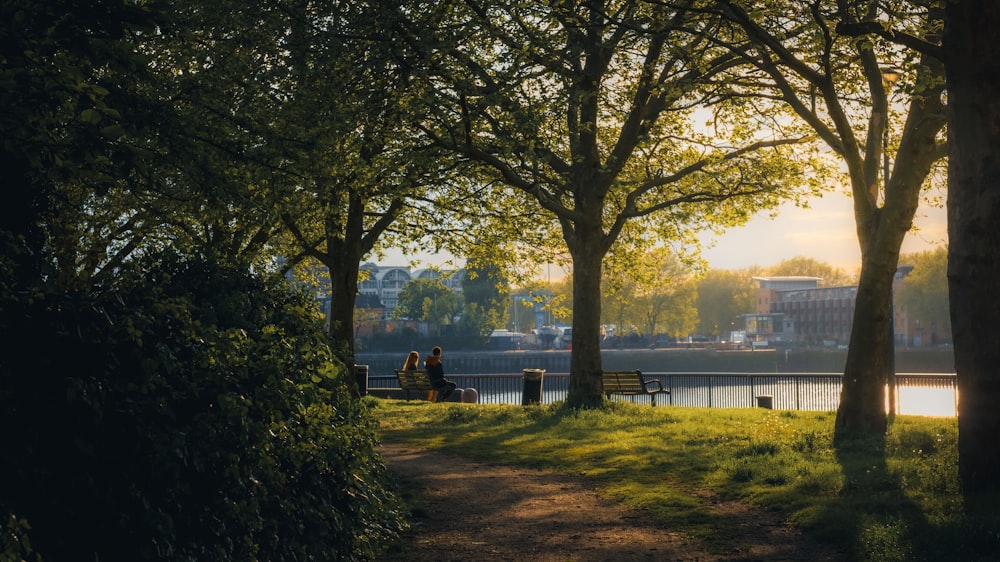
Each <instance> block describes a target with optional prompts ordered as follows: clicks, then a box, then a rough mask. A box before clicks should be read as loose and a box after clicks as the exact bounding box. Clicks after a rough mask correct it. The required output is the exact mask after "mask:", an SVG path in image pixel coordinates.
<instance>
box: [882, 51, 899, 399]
mask: <svg viewBox="0 0 1000 562" xmlns="http://www.w3.org/2000/svg"><path fill="white" fill-rule="evenodd" d="M881 72H882V84H883V86H884V87H885V90H886V96H885V97H886V104H885V122H884V123H883V125H882V190H883V194H882V201H883V202H884V201H885V200H886V198H887V196H888V191H889V100H888V98H889V91H890V90H891V89H892V86H893V84H895V83H896V81H897V80H899V77H900V75H902V74H903V71H901V70H899V69H898V68H895V67H884V68H882V69H881ZM896 275H897V272H893V274H892V282H891V283H890V285H889V354H888V357H887V369H888V374H887V376H886V386H887V388H888V394H889V396H888V398H889V412H888V414H889V418H890V419H891V418H894V417H895V416H896V306H895V300H896V299H895V289H896Z"/></svg>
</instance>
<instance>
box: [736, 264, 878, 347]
mask: <svg viewBox="0 0 1000 562" xmlns="http://www.w3.org/2000/svg"><path fill="white" fill-rule="evenodd" d="M754 280H755V281H757V282H758V283H759V284H760V286H759V287H758V289H757V311H756V313H755V314H751V315H747V319H746V331H747V337H748V339H751V340H752V341H753V340H760V339H765V340H767V341H768V342H770V343H785V344H799V345H825V346H837V345H845V344H847V342H848V341H849V340H850V337H851V324H852V323H853V322H854V300H855V298H856V297H857V294H858V288H857V287H856V286H850V287H820V286H819V282H820V281H821V279H820V278H819V277H754Z"/></svg>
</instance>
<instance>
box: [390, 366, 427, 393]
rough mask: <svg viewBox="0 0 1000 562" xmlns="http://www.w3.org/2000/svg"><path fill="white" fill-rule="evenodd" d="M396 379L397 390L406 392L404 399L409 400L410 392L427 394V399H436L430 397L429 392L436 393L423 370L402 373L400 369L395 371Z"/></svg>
mask: <svg viewBox="0 0 1000 562" xmlns="http://www.w3.org/2000/svg"><path fill="white" fill-rule="evenodd" d="M395 371H396V379H398V380H399V388H402V389H403V390H404V391H405V392H406V399H407V400H409V399H410V392H414V391H417V392H427V393H428V395H427V399H428V400H433V399H434V398H435V397H436V394H435V395H431V394H430V392H435V393H436V392H437V391H435V390H434V387H433V386H431V378H430V376H428V375H427V371H425V370H423V369H416V370H415V369H410V370H408V371H404V370H402V369H396V370H395Z"/></svg>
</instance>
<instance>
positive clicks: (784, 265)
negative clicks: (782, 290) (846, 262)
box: [765, 256, 857, 287]
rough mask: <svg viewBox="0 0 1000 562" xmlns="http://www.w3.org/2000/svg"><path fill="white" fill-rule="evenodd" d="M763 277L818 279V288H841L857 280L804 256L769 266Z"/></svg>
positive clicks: (842, 271) (855, 282)
mask: <svg viewBox="0 0 1000 562" xmlns="http://www.w3.org/2000/svg"><path fill="white" fill-rule="evenodd" d="M765 275H767V276H769V277H784V276H802V277H819V279H820V280H819V286H821V287H843V286H846V285H856V284H857V278H856V277H855V276H851V275H849V274H848V273H847V272H845V271H844V270H843V269H840V268H839V267H833V266H832V265H830V264H828V263H823V262H821V261H818V260H816V259H813V258H807V257H804V256H796V257H794V258H790V259H787V260H784V261H782V262H781V263H779V264H778V265H774V266H771V267H769V268H767V270H766V273H765Z"/></svg>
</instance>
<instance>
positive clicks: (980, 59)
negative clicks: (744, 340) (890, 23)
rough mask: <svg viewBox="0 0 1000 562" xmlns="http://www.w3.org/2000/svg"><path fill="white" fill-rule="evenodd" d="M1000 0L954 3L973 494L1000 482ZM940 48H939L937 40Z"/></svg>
mask: <svg viewBox="0 0 1000 562" xmlns="http://www.w3.org/2000/svg"><path fill="white" fill-rule="evenodd" d="M998 26H1000V6H998V5H997V3H996V2H989V1H982V0H959V1H956V2H947V3H946V5H945V28H944V29H945V31H944V40H943V45H942V51H943V58H944V60H945V61H946V65H947V78H948V131H949V148H948V162H949V167H948V242H949V243H948V282H949V289H948V291H949V295H950V300H951V322H952V331H953V334H954V338H955V372H956V373H957V375H958V391H959V394H960V395H961V401H960V402H959V404H958V468H959V475H960V477H961V480H962V486H963V488H964V489H965V491H966V497H967V498H971V497H974V496H975V495H976V493H977V492H979V491H983V490H996V489H997V488H998V487H1000V448H998V447H997V443H996V436H997V435H998V434H1000V409H998V408H997V403H998V402H1000V375H998V373H997V365H1000V346H998V345H997V339H996V330H995V329H994V328H995V326H996V321H997V318H1000V302H998V299H997V298H996V288H997V287H998V286H1000V238H998V230H997V228H996V226H997V223H998V221H1000V191H998V190H997V178H1000V157H998V154H997V151H998V149H1000V128H998V127H997V123H998V122H1000V98H998V97H997V92H998V91H1000V43H998V42H997V41H995V40H994V39H993V38H994V34H995V33H996V30H997V29H998V28H1000V27H998ZM928 50H930V51H931V52H933V51H932V50H931V49H928Z"/></svg>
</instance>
